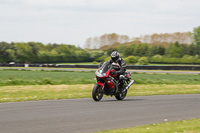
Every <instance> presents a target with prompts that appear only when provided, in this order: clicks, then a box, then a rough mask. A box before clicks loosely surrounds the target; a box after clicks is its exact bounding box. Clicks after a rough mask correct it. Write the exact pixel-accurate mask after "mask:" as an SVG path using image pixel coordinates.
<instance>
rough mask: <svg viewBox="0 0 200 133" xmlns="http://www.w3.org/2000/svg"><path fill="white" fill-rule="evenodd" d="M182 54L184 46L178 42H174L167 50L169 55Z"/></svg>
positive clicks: (179, 55) (179, 56) (177, 55)
mask: <svg viewBox="0 0 200 133" xmlns="http://www.w3.org/2000/svg"><path fill="white" fill-rule="evenodd" d="M183 55H184V48H183V45H180V44H179V43H178V42H176V43H175V44H174V45H173V46H172V47H171V49H170V50H169V55H168V56H169V57H177V58H181V57H183Z"/></svg>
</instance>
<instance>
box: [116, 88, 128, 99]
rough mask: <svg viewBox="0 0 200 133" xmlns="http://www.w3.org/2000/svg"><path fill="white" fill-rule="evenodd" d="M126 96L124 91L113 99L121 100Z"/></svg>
mask: <svg viewBox="0 0 200 133" xmlns="http://www.w3.org/2000/svg"><path fill="white" fill-rule="evenodd" d="M126 94H127V90H126V91H124V92H120V93H119V94H117V95H115V98H116V99H117V100H123V99H124V98H125V97H126Z"/></svg>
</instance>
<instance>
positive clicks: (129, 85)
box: [125, 80, 134, 91]
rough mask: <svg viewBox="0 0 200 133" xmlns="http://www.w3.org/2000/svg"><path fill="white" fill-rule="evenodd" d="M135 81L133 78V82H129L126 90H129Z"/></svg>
mask: <svg viewBox="0 0 200 133" xmlns="http://www.w3.org/2000/svg"><path fill="white" fill-rule="evenodd" d="M133 83H134V80H131V82H130V83H129V84H128V86H127V87H126V89H125V91H126V90H128V89H129V88H130V87H131V85H132V84H133Z"/></svg>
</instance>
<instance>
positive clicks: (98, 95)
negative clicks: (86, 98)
mask: <svg viewBox="0 0 200 133" xmlns="http://www.w3.org/2000/svg"><path fill="white" fill-rule="evenodd" d="M92 97H93V99H94V100H95V101H100V100H101V99H102V97H103V91H102V88H101V86H100V85H98V84H96V85H95V86H94V88H93V90H92Z"/></svg>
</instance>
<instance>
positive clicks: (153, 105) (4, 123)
mask: <svg viewBox="0 0 200 133" xmlns="http://www.w3.org/2000/svg"><path fill="white" fill-rule="evenodd" d="M192 118H200V94H187V95H157V96H133V97H126V98H125V99H124V100H123V101H117V100H116V99H115V98H114V97H112V98H111V97H104V98H103V99H102V100H101V101H100V102H95V101H93V99H92V98H83V99H68V100H44V101H29V102H15V103H14V102H11V103H0V133H89V132H95V131H101V130H107V129H116V128H126V127H133V126H139V125H145V124H153V123H160V122H166V121H177V120H183V119H192Z"/></svg>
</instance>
